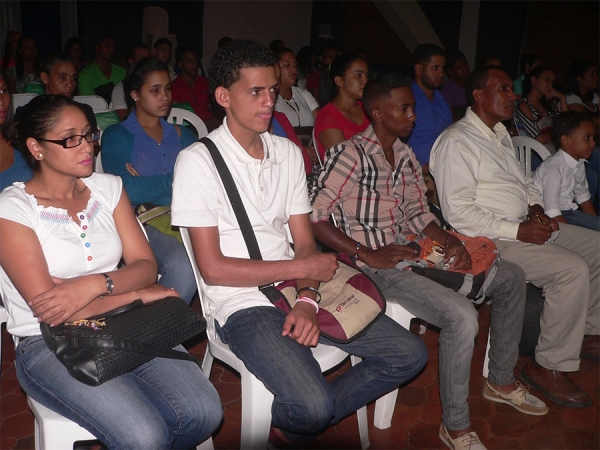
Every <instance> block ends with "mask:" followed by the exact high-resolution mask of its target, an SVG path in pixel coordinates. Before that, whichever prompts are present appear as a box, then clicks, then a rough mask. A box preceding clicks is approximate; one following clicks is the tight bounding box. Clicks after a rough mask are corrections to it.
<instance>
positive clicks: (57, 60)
mask: <svg viewBox="0 0 600 450" xmlns="http://www.w3.org/2000/svg"><path fill="white" fill-rule="evenodd" d="M40 78H41V79H42V83H44V88H45V93H46V94H50V95H64V96H65V97H67V98H73V95H74V93H75V88H76V87H77V69H76V68H75V64H73V61H71V58H69V56H68V55H67V54H66V53H54V54H52V55H50V56H49V57H48V58H46V60H45V61H44V63H43V64H42V71H41V72H40ZM77 105H78V106H79V107H80V108H81V110H82V111H83V112H84V114H85V117H86V119H87V120H88V122H89V124H90V126H91V130H92V131H97V130H98V124H97V120H96V115H95V114H94V110H93V109H92V107H91V106H90V105H87V104H84V103H77ZM100 114H113V113H112V111H111V112H108V113H100ZM94 145H95V146H97V145H98V143H97V142H94Z"/></svg>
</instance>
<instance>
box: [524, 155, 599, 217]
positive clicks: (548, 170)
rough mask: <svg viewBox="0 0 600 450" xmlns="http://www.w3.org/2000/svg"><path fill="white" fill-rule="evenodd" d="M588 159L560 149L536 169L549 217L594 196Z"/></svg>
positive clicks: (537, 181) (536, 177) (534, 179)
mask: <svg viewBox="0 0 600 450" xmlns="http://www.w3.org/2000/svg"><path fill="white" fill-rule="evenodd" d="M584 162H585V159H583V158H581V159H580V160H579V161H578V160H576V159H575V158H573V157H572V156H571V155H569V154H568V153H567V152H565V151H564V150H562V149H560V150H559V151H558V152H557V153H555V154H554V155H552V156H550V157H549V158H548V159H546V160H545V161H544V162H543V163H542V164H541V165H540V167H538V169H537V170H536V171H535V174H534V175H533V181H534V182H535V185H536V186H537V188H538V189H539V191H540V192H541V194H542V196H543V197H544V205H545V207H546V215H547V216H548V217H556V216H560V215H562V213H561V211H568V210H575V209H577V203H578V204H582V203H583V202H586V201H588V200H589V199H590V191H589V188H588V183H587V180H586V178H585V167H584ZM573 200H575V201H576V202H577V203H575V202H573Z"/></svg>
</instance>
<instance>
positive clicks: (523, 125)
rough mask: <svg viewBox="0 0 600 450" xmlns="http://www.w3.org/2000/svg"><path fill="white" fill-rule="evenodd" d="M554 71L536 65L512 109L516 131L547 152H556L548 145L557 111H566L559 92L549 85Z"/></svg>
mask: <svg viewBox="0 0 600 450" xmlns="http://www.w3.org/2000/svg"><path fill="white" fill-rule="evenodd" d="M554 78H555V77H554V72H553V71H552V70H551V69H549V68H548V67H544V66H536V67H535V68H534V69H533V70H531V71H530V72H529V75H527V76H526V77H525V81H524V83H523V98H521V101H520V102H519V106H518V108H516V109H515V115H514V119H515V122H516V124H517V128H519V129H523V130H524V131H525V133H527V136H529V137H531V138H533V139H535V140H536V141H538V142H540V143H542V144H544V145H545V146H546V148H547V149H548V150H549V151H550V153H552V154H554V153H556V148H554V146H553V145H552V124H553V122H554V118H555V117H556V116H558V114H559V113H560V112H561V111H566V110H567V102H566V99H565V96H564V94H563V93H562V92H560V91H558V90H556V89H555V88H554V86H553V83H554Z"/></svg>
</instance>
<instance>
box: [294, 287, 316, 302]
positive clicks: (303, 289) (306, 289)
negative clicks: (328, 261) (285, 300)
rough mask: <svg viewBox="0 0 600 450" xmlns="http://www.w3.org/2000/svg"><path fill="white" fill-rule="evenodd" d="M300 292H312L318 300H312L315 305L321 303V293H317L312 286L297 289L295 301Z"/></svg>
mask: <svg viewBox="0 0 600 450" xmlns="http://www.w3.org/2000/svg"><path fill="white" fill-rule="evenodd" d="M302 291H311V292H314V293H315V294H317V296H318V298H317V299H316V300H313V301H314V302H315V303H317V304H318V303H320V302H321V293H320V292H319V290H318V289H315V288H314V287H312V286H306V287H303V288H300V289H298V290H297V291H296V300H298V299H299V298H300V292H302Z"/></svg>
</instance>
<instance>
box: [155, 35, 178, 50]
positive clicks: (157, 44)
mask: <svg viewBox="0 0 600 450" xmlns="http://www.w3.org/2000/svg"><path fill="white" fill-rule="evenodd" d="M162 45H168V46H169V47H171V49H172V48H173V44H171V41H170V40H168V39H167V38H160V39H157V40H156V42H155V43H154V45H153V46H152V48H153V49H154V50H156V49H157V48H158V47H160V46H162Z"/></svg>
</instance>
